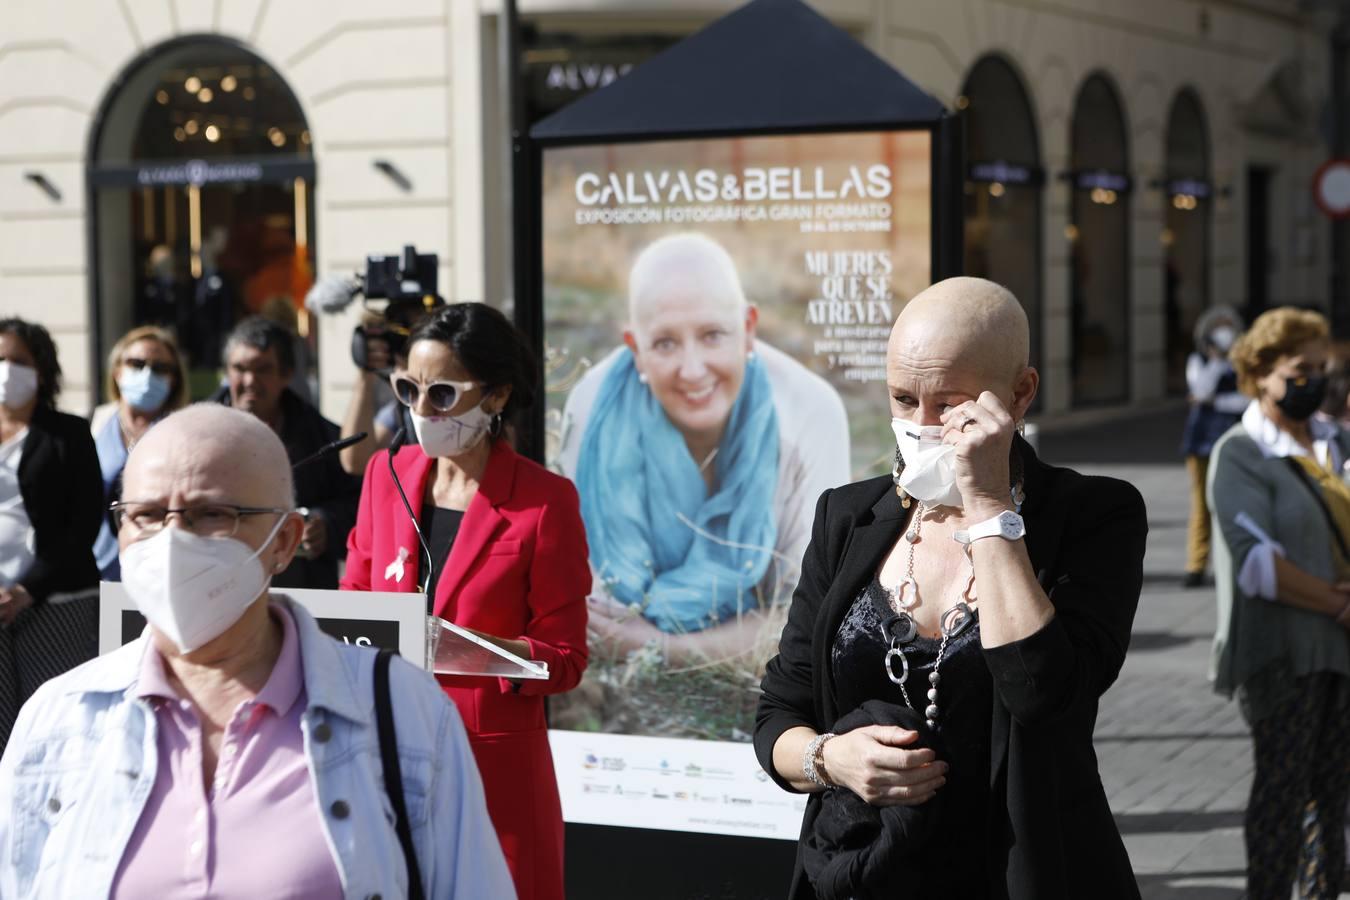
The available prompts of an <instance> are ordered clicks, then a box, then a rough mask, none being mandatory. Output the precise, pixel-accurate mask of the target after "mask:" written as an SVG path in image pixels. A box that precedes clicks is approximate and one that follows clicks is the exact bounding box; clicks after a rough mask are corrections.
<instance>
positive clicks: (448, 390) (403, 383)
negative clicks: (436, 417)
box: [389, 374, 478, 413]
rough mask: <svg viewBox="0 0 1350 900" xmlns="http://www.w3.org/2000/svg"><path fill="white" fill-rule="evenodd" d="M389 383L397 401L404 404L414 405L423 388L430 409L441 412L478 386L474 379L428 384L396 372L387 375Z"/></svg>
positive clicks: (447, 409)
mask: <svg viewBox="0 0 1350 900" xmlns="http://www.w3.org/2000/svg"><path fill="white" fill-rule="evenodd" d="M389 384H390V385H391V386H392V387H393V389H394V396H395V397H397V398H398V402H399V403H402V404H403V405H404V406H407V407H413V406H416V405H417V400H418V398H419V397H421V396H422V391H424V390H425V391H426V392H427V403H429V404H431V408H432V409H434V410H436V411H437V412H443V413H447V412H449V411H450V410H452V409H454V408H455V404H456V403H458V402H459V400H460V398H461V397H463V396H464V395H465V394H467V393H468V392H469V391H471V390H473V389H474V388H476V387H478V383H477V382H474V381H433V382H431V383H430V384H422V383H420V382H417V381H414V380H413V379H411V378H409V377H408V376H407V375H398V374H393V375H390V376H389Z"/></svg>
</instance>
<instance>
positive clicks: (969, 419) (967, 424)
mask: <svg viewBox="0 0 1350 900" xmlns="http://www.w3.org/2000/svg"><path fill="white" fill-rule="evenodd" d="M974 424H975V419H974V417H972V416H966V418H965V421H964V422H962V423H961V431H965V430H966V429H967V428H969V427H970V426H971V425H974Z"/></svg>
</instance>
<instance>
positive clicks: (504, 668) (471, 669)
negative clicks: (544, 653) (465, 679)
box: [427, 616, 548, 680]
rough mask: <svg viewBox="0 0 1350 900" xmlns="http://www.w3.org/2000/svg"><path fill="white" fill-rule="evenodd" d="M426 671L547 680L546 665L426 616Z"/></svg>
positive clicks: (439, 673) (451, 623) (443, 673)
mask: <svg viewBox="0 0 1350 900" xmlns="http://www.w3.org/2000/svg"><path fill="white" fill-rule="evenodd" d="M427 668H429V669H430V670H431V671H432V672H435V673H436V674H437V675H491V676H495V677H499V678H521V679H532V680H544V679H547V678H548V663H546V662H539V661H537V660H530V659H521V658H520V657H519V656H516V655H515V654H514V653H511V652H510V651H507V650H503V649H502V648H501V647H498V646H497V645H496V644H494V643H492V642H491V641H485V640H483V639H482V638H480V637H479V636H478V635H476V634H474V633H473V632H471V631H467V630H465V629H463V628H460V627H459V626H458V625H456V624H454V623H453V622H447V621H445V620H444V619H442V618H440V617H438V616H428V617H427Z"/></svg>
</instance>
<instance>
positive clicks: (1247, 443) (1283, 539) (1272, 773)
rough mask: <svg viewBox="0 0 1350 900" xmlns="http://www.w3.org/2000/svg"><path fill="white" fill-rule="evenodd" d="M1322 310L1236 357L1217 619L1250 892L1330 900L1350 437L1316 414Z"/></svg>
mask: <svg viewBox="0 0 1350 900" xmlns="http://www.w3.org/2000/svg"><path fill="white" fill-rule="evenodd" d="M1329 349H1330V342H1329V331H1328V328H1327V322H1326V319H1325V318H1323V317H1322V316H1321V315H1320V314H1319V313H1316V312H1308V311H1304V310H1299V309H1294V308H1291V307H1284V308H1280V309H1273V310H1270V311H1269V312H1266V313H1264V314H1263V315H1261V317H1260V318H1258V319H1257V320H1256V321H1255V322H1253V323H1252V327H1251V329H1250V330H1249V331H1248V332H1247V333H1246V334H1245V335H1243V336H1242V337H1241V338H1240V339H1239V340H1238V341H1237V343H1236V344H1235V345H1234V346H1233V350H1232V353H1231V354H1230V356H1231V359H1232V362H1233V367H1234V368H1235V369H1236V371H1237V378H1238V388H1239V390H1241V391H1242V392H1243V393H1244V394H1246V395H1247V396H1248V397H1251V398H1252V400H1251V403H1250V405H1249V406H1248V407H1247V410H1246V412H1245V413H1244V414H1243V416H1242V421H1241V422H1240V423H1239V424H1237V425H1235V426H1233V428H1232V429H1230V430H1229V431H1228V433H1227V434H1225V435H1224V436H1223V437H1222V438H1221V439H1220V440H1219V442H1218V443H1217V444H1215V446H1214V451H1213V453H1212V455H1211V464H1210V471H1209V484H1208V495H1209V506H1210V509H1211V510H1212V512H1213V515H1214V532H1215V533H1216V534H1217V535H1218V538H1219V540H1218V541H1217V542H1216V545H1215V548H1214V549H1215V556H1214V570H1215V580H1216V583H1217V587H1218V601H1219V615H1218V627H1217V632H1216V635H1215V640H1214V653H1213V657H1212V660H1211V672H1210V674H1211V677H1212V678H1213V680H1214V688H1215V690H1217V691H1218V692H1219V693H1221V694H1224V695H1226V696H1230V697H1231V696H1232V695H1233V694H1235V693H1236V694H1237V697H1238V701H1239V703H1240V704H1241V709H1242V714H1243V717H1244V718H1245V719H1246V720H1247V724H1248V725H1249V726H1250V728H1251V734H1252V743H1253V750H1254V757H1255V763H1256V771H1255V774H1254V775H1253V778H1252V791H1251V798H1250V800H1249V801H1248V804H1247V814H1246V823H1245V825H1246V827H1245V831H1246V843H1247V889H1248V894H1247V896H1248V897H1250V898H1251V900H1277V898H1278V900H1287V898H1288V897H1289V895H1290V892H1291V889H1292V887H1293V883H1294V878H1295V874H1296V873H1297V876H1298V882H1299V896H1300V897H1303V898H1305V900H1333V898H1335V897H1336V896H1337V895H1338V894H1339V893H1340V889H1341V888H1340V885H1341V880H1342V875H1343V870H1344V863H1345V837H1344V834H1343V832H1342V826H1343V823H1344V821H1345V805H1346V787H1347V773H1350V741H1347V738H1350V635H1347V633H1346V628H1347V625H1350V546H1348V545H1347V541H1350V487H1347V486H1346V481H1345V474H1346V471H1347V470H1346V466H1347V463H1348V462H1350V435H1347V434H1346V433H1345V432H1343V431H1341V430H1340V429H1339V428H1338V427H1337V426H1336V425H1335V424H1334V423H1333V422H1331V421H1330V420H1327V419H1324V418H1320V417H1314V415H1313V414H1314V413H1315V412H1316V411H1317V409H1318V407H1319V406H1320V405H1321V404H1322V401H1323V399H1324V397H1325V395H1326V387H1327V378H1326V369H1327V361H1328V351H1329Z"/></svg>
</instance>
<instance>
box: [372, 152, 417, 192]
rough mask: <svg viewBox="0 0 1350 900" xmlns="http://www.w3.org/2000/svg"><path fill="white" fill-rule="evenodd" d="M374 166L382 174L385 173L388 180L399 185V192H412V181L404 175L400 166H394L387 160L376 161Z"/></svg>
mask: <svg viewBox="0 0 1350 900" xmlns="http://www.w3.org/2000/svg"><path fill="white" fill-rule="evenodd" d="M374 166H375V168H376V169H378V170H379V171H380V172H382V173H384V176H385V177H386V178H388V179H389V180H390V181H392V182H393V183H394V184H396V185H398V188H399V190H401V191H403V192H405V193H411V192H412V189H413V183H412V179H410V178H409V177H408V176H407V175H404V174H403V172H402V171H401V170H400V169H399V167H398V166H396V165H394V164H393V163H391V162H390V161H389V160H387V159H377V160H375V161H374Z"/></svg>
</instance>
